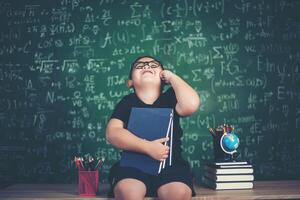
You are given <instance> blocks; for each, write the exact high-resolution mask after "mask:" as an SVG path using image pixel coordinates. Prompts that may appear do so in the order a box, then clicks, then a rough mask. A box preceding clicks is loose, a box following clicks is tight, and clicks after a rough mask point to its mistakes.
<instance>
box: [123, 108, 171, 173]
mask: <svg viewBox="0 0 300 200" xmlns="http://www.w3.org/2000/svg"><path fill="white" fill-rule="evenodd" d="M171 120H173V109H171V108H132V110H131V113H130V117H129V122H128V126H127V129H128V130H129V131H130V132H131V133H133V134H135V135H136V136H137V137H140V138H142V139H145V140H149V141H153V140H156V139H160V138H164V137H166V136H167V135H168V133H169V132H170V124H172V123H170V121H171ZM168 137H169V138H170V139H169V142H168V145H171V146H172V134H170V135H168ZM166 145H167V144H166ZM171 154H172V151H171V147H170V155H169V157H168V159H167V163H170V162H169V159H171V157H172V155H171ZM160 163H161V162H160V161H158V160H155V159H153V158H151V157H150V156H148V155H146V154H142V153H138V152H133V151H126V150H125V151H123V152H122V155H121V161H120V165H121V166H124V167H134V168H137V169H139V170H141V171H143V172H145V173H148V174H152V175H157V174H158V173H159V171H160Z"/></svg>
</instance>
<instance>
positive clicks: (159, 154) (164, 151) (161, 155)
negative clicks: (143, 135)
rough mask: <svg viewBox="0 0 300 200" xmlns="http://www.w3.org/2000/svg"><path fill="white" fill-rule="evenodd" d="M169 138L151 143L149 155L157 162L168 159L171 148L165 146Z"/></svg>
mask: <svg viewBox="0 0 300 200" xmlns="http://www.w3.org/2000/svg"><path fill="white" fill-rule="evenodd" d="M168 140H169V138H160V139H157V140H153V141H151V142H150V143H149V148H148V155H149V156H151V157H152V158H153V159H155V160H159V161H164V160H165V159H167V158H168V155H169V147H168V146H166V145H164V143H165V142H167V141H168Z"/></svg>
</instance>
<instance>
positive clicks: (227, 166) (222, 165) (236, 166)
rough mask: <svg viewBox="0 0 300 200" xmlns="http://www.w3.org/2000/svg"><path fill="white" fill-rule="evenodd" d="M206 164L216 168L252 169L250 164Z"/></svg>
mask: <svg viewBox="0 0 300 200" xmlns="http://www.w3.org/2000/svg"><path fill="white" fill-rule="evenodd" d="M206 164H207V165H208V166H211V167H214V168H252V165H251V164H249V163H248V162H208V163H206Z"/></svg>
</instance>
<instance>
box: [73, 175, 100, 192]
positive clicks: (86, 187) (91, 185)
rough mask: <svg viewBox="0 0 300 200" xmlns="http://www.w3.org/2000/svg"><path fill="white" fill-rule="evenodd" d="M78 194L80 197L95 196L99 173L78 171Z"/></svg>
mask: <svg viewBox="0 0 300 200" xmlns="http://www.w3.org/2000/svg"><path fill="white" fill-rule="evenodd" d="M78 172H79V176H78V178H79V181H78V193H79V195H80V196H96V194H97V192H98V185H99V171H98V170H97V171H78Z"/></svg>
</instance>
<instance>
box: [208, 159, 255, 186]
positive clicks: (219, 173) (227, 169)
mask: <svg viewBox="0 0 300 200" xmlns="http://www.w3.org/2000/svg"><path fill="white" fill-rule="evenodd" d="M253 181H254V176H253V167H252V165H251V164H249V163H248V162H211V163H207V164H206V165H205V166H204V182H205V184H206V185H207V186H209V187H210V188H213V189H215V190H229V189H251V188H253Z"/></svg>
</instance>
